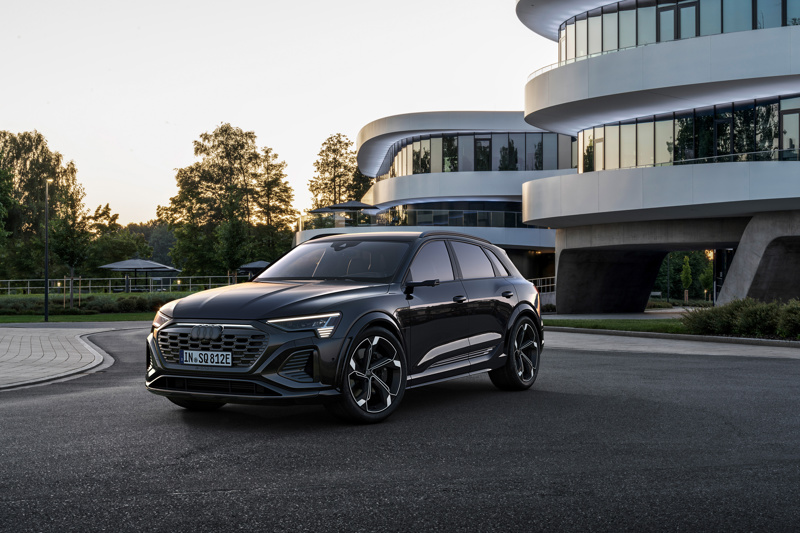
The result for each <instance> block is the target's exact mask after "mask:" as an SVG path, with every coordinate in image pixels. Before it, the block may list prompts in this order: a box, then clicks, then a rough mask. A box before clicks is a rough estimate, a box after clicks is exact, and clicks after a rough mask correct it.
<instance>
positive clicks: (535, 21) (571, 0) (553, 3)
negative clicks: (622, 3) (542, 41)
mask: <svg viewBox="0 0 800 533" xmlns="http://www.w3.org/2000/svg"><path fill="white" fill-rule="evenodd" d="M610 3H611V2H609V1H602V2H598V1H597V0H594V1H592V0H517V18H518V19H519V20H520V22H522V23H523V24H524V25H525V27H527V28H528V29H529V30H531V31H533V32H535V33H538V34H539V35H541V36H542V37H546V38H547V39H550V40H551V41H558V27H559V26H561V23H562V22H566V21H567V19H570V18H572V17H574V16H575V15H579V14H580V13H583V12H584V11H589V10H590V9H594V8H596V7H600V6H604V5H606V4H610Z"/></svg>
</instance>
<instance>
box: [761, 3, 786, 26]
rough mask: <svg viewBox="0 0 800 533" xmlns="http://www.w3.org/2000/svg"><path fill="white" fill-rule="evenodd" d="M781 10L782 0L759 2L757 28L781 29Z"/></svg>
mask: <svg viewBox="0 0 800 533" xmlns="http://www.w3.org/2000/svg"><path fill="white" fill-rule="evenodd" d="M781 9H782V7H781V0H757V2H756V28H778V27H780V26H781V22H782V19H783V13H782V12H781Z"/></svg>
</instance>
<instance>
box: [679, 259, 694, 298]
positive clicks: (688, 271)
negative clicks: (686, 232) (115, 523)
mask: <svg viewBox="0 0 800 533" xmlns="http://www.w3.org/2000/svg"><path fill="white" fill-rule="evenodd" d="M681 283H682V284H683V290H689V287H691V286H692V265H690V264H689V256H688V255H684V256H683V268H682V269H681Z"/></svg>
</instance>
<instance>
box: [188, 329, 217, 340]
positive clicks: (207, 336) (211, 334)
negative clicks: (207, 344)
mask: <svg viewBox="0 0 800 533" xmlns="http://www.w3.org/2000/svg"><path fill="white" fill-rule="evenodd" d="M223 329H224V327H223V326H194V327H193V328H192V332H191V333H190V334H189V336H190V337H191V338H192V340H193V341H196V340H204V341H205V340H208V341H215V340H219V338H220V337H222V330H223Z"/></svg>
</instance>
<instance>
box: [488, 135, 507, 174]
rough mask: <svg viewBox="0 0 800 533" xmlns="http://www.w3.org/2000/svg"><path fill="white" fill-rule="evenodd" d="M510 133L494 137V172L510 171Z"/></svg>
mask: <svg viewBox="0 0 800 533" xmlns="http://www.w3.org/2000/svg"><path fill="white" fill-rule="evenodd" d="M508 155H509V154H508V133H495V134H493V135H492V170H508V159H509V158H508Z"/></svg>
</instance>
